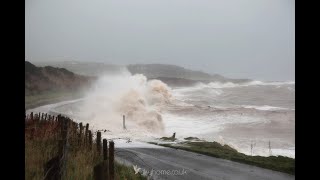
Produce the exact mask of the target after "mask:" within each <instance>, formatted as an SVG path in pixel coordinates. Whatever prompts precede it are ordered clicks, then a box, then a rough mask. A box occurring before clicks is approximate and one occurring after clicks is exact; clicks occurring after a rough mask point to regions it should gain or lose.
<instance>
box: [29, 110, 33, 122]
mask: <svg viewBox="0 0 320 180" xmlns="http://www.w3.org/2000/svg"><path fill="white" fill-rule="evenodd" d="M30 120H31V121H33V112H31V113H30Z"/></svg>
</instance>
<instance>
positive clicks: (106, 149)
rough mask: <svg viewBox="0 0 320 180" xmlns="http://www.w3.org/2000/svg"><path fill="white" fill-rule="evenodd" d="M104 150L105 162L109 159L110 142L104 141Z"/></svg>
mask: <svg viewBox="0 0 320 180" xmlns="http://www.w3.org/2000/svg"><path fill="white" fill-rule="evenodd" d="M102 149H103V160H107V159H108V141H107V139H103V140H102Z"/></svg>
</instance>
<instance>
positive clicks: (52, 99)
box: [25, 91, 83, 109]
mask: <svg viewBox="0 0 320 180" xmlns="http://www.w3.org/2000/svg"><path fill="white" fill-rule="evenodd" d="M82 96H83V94H82V93H80V92H71V91H47V92H42V93H39V94H36V95H25V108H26V109H31V108H35V107H37V106H42V105H46V104H51V103H57V102H60V101H66V100H72V99H77V98H81V97H82Z"/></svg>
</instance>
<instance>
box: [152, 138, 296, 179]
mask: <svg viewBox="0 0 320 180" xmlns="http://www.w3.org/2000/svg"><path fill="white" fill-rule="evenodd" d="M162 139H167V140H168V138H162ZM185 140H190V141H185V142H179V143H174V144H173V143H170V144H169V143H153V142H150V143H152V144H156V145H160V146H165V147H170V148H176V149H182V150H186V151H191V152H195V153H199V154H204V155H208V156H212V157H216V158H222V159H227V160H231V161H236V162H240V163H245V164H249V165H254V166H258V167H262V168H266V169H271V170H274V171H280V172H284V173H288V174H292V175H294V174H295V159H293V158H289V157H284V156H269V157H264V156H249V155H246V154H243V153H240V152H238V151H237V150H235V149H233V148H232V147H230V146H228V145H221V144H220V143H217V142H206V141H199V139H198V138H196V137H188V138H185ZM191 140H192V141H191Z"/></svg>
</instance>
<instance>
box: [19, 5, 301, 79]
mask: <svg viewBox="0 0 320 180" xmlns="http://www.w3.org/2000/svg"><path fill="white" fill-rule="evenodd" d="M25 8H26V14H25V45H26V47H25V50H26V51H25V56H26V60H29V61H31V62H32V61H48V60H59V59H60V60H61V59H73V60H81V61H92V62H97V61H99V62H101V61H102V62H106V63H113V64H133V63H163V64H175V65H180V66H183V67H186V68H190V69H193V70H202V71H205V72H208V73H212V74H213V73H219V74H222V75H225V76H227V77H234V78H252V79H258V80H294V79H295V75H294V74H295V70H294V69H295V45H294V41H295V39H294V36H295V29H294V28H295V22H294V14H295V12H294V9H295V4H294V0H26V7H25Z"/></svg>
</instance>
